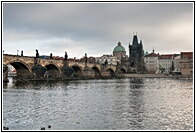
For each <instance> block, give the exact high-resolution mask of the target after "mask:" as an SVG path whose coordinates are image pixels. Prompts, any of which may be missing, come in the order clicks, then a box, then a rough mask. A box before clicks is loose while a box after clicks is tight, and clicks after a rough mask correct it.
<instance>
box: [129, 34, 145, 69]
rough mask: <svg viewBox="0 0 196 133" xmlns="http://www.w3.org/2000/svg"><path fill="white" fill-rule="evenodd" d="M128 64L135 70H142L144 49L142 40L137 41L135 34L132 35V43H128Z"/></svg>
mask: <svg viewBox="0 0 196 133" xmlns="http://www.w3.org/2000/svg"><path fill="white" fill-rule="evenodd" d="M129 66H130V67H131V68H132V69H134V70H135V71H136V72H140V71H143V70H144V51H143V44H142V40H140V42H138V38H137V35H134V36H133V42H132V45H130V43H129Z"/></svg>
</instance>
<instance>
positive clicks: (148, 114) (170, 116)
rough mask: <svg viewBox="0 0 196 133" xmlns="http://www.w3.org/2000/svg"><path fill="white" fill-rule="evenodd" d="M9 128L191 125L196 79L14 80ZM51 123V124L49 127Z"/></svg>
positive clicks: (7, 104) (6, 104) (7, 89)
mask: <svg viewBox="0 0 196 133" xmlns="http://www.w3.org/2000/svg"><path fill="white" fill-rule="evenodd" d="M3 87H4V88H3V126H6V127H9V130H40V129H41V127H45V128H46V130H93V131H94V130H123V131H124V130H193V128H194V127H193V111H194V110H193V104H194V103H193V80H182V79H180V80H176V79H164V78H144V79H131V78H126V79H107V80H75V81H69V82H68V81H67V82H49V83H47V82H32V83H25V84H24V83H22V84H21V83H16V82H12V80H11V79H10V82H9V83H7V84H4V86H3ZM48 125H51V128H50V129H49V128H48Z"/></svg>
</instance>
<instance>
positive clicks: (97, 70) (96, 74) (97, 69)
mask: <svg viewBox="0 0 196 133" xmlns="http://www.w3.org/2000/svg"><path fill="white" fill-rule="evenodd" d="M92 69H93V70H94V71H95V76H99V75H100V71H99V68H98V67H96V66H94V67H92Z"/></svg>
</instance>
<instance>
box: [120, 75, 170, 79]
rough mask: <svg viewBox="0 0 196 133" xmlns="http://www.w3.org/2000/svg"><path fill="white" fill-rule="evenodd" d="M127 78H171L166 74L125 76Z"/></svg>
mask: <svg viewBox="0 0 196 133" xmlns="http://www.w3.org/2000/svg"><path fill="white" fill-rule="evenodd" d="M123 75H124V77H125V78H171V77H170V76H167V75H165V74H123Z"/></svg>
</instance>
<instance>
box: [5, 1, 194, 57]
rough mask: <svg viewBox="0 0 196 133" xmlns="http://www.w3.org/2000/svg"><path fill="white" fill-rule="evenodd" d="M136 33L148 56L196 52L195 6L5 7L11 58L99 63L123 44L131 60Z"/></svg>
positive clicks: (175, 4)
mask: <svg viewBox="0 0 196 133" xmlns="http://www.w3.org/2000/svg"><path fill="white" fill-rule="evenodd" d="M135 32H137V36H138V39H139V40H142V42H143V48H144V50H145V51H146V50H147V51H149V52H152V49H153V46H154V49H155V52H157V53H160V54H163V53H164V54H167V53H180V52H181V51H193V36H194V34H193V32H194V27H193V3H185V2H183V3H176V2H175V3H161V2H159V3H150V2H147V3H142V2H139V3H133V2H126V3H125V2H124V3H119V2H118V3H112V2H109V3H106V2H102V3H92V2H91V3H82V2H80V3H75V2H74V3H68V2H64V3H63V2H61V3H46V2H42V3H41V2H38V3H29V2H27V3H21V2H20V3H19V2H18V3H8V2H7V3H6V2H4V3H3V50H4V53H6V54H17V50H19V54H20V51H21V50H23V53H24V55H28V56H35V53H36V52H35V49H38V50H39V54H40V55H50V53H53V56H64V53H65V51H67V53H68V57H69V58H73V57H77V58H81V57H83V56H84V55H85V53H87V55H88V56H94V57H98V56H101V55H103V54H112V52H113V49H114V47H115V46H117V43H118V42H119V41H120V42H121V44H122V46H124V47H125V49H126V52H127V55H128V54H129V53H128V46H129V42H130V43H132V40H133V35H134V33H135Z"/></svg>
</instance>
